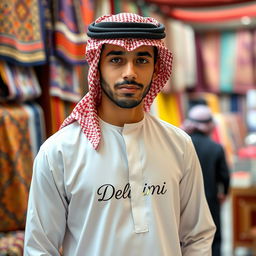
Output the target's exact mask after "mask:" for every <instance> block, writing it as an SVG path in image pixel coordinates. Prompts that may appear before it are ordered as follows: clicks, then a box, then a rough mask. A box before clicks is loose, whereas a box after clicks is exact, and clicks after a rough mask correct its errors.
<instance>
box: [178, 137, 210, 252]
mask: <svg viewBox="0 0 256 256" xmlns="http://www.w3.org/2000/svg"><path fill="white" fill-rule="evenodd" d="M183 169H184V173H183V177H182V179H181V181H180V206H181V212H180V230H179V232H180V240H181V241H180V242H181V249H182V255H183V256H198V255H203V256H210V255H211V246H212V241H213V237H214V234H215V225H214V222H213V220H212V217H211V214H210V211H209V208H208V205H207V202H206V198H205V193H204V186H203V177H202V171H201V167H200V163H199V160H198V157H197V155H196V152H195V149H194V146H193V144H192V141H191V140H190V139H189V140H188V144H187V147H186V150H185V153H184V168H183Z"/></svg>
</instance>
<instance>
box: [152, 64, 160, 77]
mask: <svg viewBox="0 0 256 256" xmlns="http://www.w3.org/2000/svg"><path fill="white" fill-rule="evenodd" d="M159 66H160V63H159V61H157V62H156V64H155V66H154V73H153V79H155V78H156V77H157V76H158V73H159V69H160V67H159Z"/></svg>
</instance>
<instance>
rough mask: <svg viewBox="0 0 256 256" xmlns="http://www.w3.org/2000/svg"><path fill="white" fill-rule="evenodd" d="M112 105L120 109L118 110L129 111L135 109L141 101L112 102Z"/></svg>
mask: <svg viewBox="0 0 256 256" xmlns="http://www.w3.org/2000/svg"><path fill="white" fill-rule="evenodd" d="M114 103H115V104H116V105H117V106H118V107H120V108H127V109H131V108H135V107H137V106H138V105H140V103H141V101H136V100H132V101H131V100H129V101H127V100H126V101H114Z"/></svg>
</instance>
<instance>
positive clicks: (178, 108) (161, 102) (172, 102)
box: [156, 93, 184, 126]
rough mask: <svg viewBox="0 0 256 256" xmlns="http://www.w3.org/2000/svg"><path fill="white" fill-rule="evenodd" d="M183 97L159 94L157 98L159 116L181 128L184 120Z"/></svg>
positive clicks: (176, 94) (175, 94) (174, 94)
mask: <svg viewBox="0 0 256 256" xmlns="http://www.w3.org/2000/svg"><path fill="white" fill-rule="evenodd" d="M181 97H182V95H181V94H178V93H172V94H163V93H159V94H158V95H157V97H156V105H157V116H158V117H159V118H160V119H162V120H164V121H166V122H168V123H170V124H173V125H175V126H180V125H181V122H182V120H183V118H184V117H183V113H184V111H183V108H182V100H181Z"/></svg>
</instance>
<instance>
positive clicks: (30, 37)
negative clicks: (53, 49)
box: [0, 0, 46, 66]
mask: <svg viewBox="0 0 256 256" xmlns="http://www.w3.org/2000/svg"><path fill="white" fill-rule="evenodd" d="M42 9H43V6H41V1H38V0H30V1H21V0H12V1H9V0H1V4H0V13H1V26H0V58H1V59H5V60H9V61H11V62H14V63H18V64H20V65H26V66H32V65H40V64H43V63H45V62H46V54H45V43H44V38H43V34H44V32H43V31H44V20H43V10H42Z"/></svg>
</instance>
